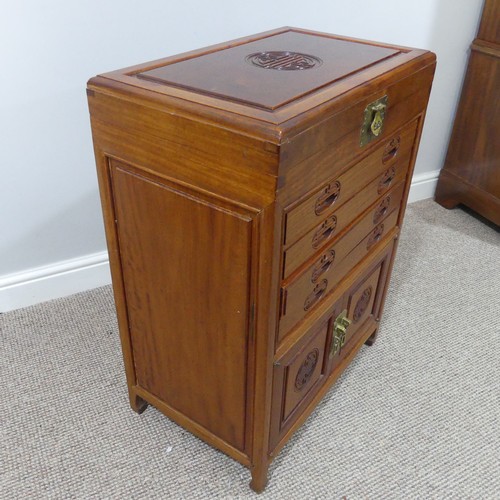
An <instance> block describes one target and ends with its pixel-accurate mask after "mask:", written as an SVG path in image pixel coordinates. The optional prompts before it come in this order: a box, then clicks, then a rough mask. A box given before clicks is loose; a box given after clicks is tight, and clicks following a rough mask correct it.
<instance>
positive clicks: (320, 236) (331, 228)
mask: <svg viewBox="0 0 500 500" xmlns="http://www.w3.org/2000/svg"><path fill="white" fill-rule="evenodd" d="M336 226H337V217H335V215H332V216H331V217H328V219H325V221H324V222H323V224H321V226H320V227H319V228H318V230H317V231H316V232H315V233H314V236H313V239H312V246H313V248H318V247H319V246H320V244H321V243H323V241H326V240H327V239H329V238H331V237H332V235H333V233H334V232H335V227H336Z"/></svg>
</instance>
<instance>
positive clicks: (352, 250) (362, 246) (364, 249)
mask: <svg viewBox="0 0 500 500" xmlns="http://www.w3.org/2000/svg"><path fill="white" fill-rule="evenodd" d="M402 191H403V185H401V186H400V187H398V188H396V189H395V190H394V193H391V194H390V195H389V196H393V198H394V199H396V200H397V203H398V204H396V205H395V206H393V207H391V211H390V213H389V215H386V216H385V217H384V218H381V219H378V214H379V213H380V208H379V207H381V206H385V204H384V200H386V199H387V197H386V198H384V200H382V202H381V203H379V204H378V205H376V206H375V208H373V209H372V210H370V211H369V212H368V213H367V214H366V215H365V216H364V217H363V218H362V220H361V221H360V222H359V224H357V225H356V226H355V227H354V228H353V229H352V230H351V231H349V232H348V233H347V234H346V235H345V236H344V237H343V238H341V239H340V240H339V241H338V243H336V244H335V245H333V246H332V247H331V248H329V249H328V250H327V251H326V252H324V253H322V255H321V257H320V258H319V259H318V260H317V262H316V263H315V264H314V265H312V266H311V267H309V268H308V269H307V270H306V271H305V272H304V273H302V274H301V275H300V276H299V277H298V278H297V279H295V280H293V281H292V282H291V283H290V284H289V285H285V286H284V287H283V289H282V293H281V297H282V307H281V313H282V314H281V318H280V322H279V338H280V339H282V338H283V337H284V336H285V335H286V334H287V333H288V332H289V331H290V330H291V329H292V328H293V327H294V326H295V325H296V324H297V323H298V322H299V321H300V320H301V319H302V318H304V317H305V316H306V315H307V314H308V312H309V311H310V310H312V309H314V307H316V305H318V304H320V303H321V302H322V301H323V300H324V299H325V298H326V297H327V295H328V294H329V293H330V292H331V291H333V290H334V289H335V287H336V286H337V285H338V283H339V282H340V281H341V280H342V278H344V276H346V275H347V273H348V272H349V271H350V270H351V269H352V268H353V267H354V266H355V265H356V264H357V263H358V262H360V261H361V260H362V259H363V258H364V257H365V256H366V255H367V254H368V253H369V252H370V251H371V250H372V249H374V248H375V246H376V245H377V244H379V242H381V241H382V240H384V239H385V237H386V236H387V235H389V234H391V232H392V231H391V230H392V229H393V228H394V227H396V224H397V221H398V215H399V210H397V208H398V207H399V201H400V200H401V196H402ZM398 198H399V199H398ZM374 219H375V220H377V223H376V224H374V223H373V221H374ZM325 257H326V259H325ZM337 259H338V260H337Z"/></svg>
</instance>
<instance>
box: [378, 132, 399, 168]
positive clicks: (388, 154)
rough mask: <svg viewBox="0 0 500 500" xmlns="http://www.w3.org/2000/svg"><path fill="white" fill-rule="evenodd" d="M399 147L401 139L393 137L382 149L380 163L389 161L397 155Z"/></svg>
mask: <svg viewBox="0 0 500 500" xmlns="http://www.w3.org/2000/svg"><path fill="white" fill-rule="evenodd" d="M399 146H401V137H400V136H397V137H394V139H392V140H391V141H390V142H389V144H387V146H386V147H385V149H384V154H383V155H382V163H387V162H388V161H391V160H392V159H393V158H394V157H395V156H396V155H397V154H398V151H399Z"/></svg>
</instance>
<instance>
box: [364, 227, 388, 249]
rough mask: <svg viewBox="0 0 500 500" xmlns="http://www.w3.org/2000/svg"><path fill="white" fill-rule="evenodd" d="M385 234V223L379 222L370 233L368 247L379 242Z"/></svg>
mask: <svg viewBox="0 0 500 500" xmlns="http://www.w3.org/2000/svg"><path fill="white" fill-rule="evenodd" d="M383 234H384V223H382V224H379V225H378V226H377V227H376V228H375V229H374V230H373V231H372V234H370V237H369V238H368V242H367V243H366V249H367V250H369V249H370V248H371V247H372V246H373V245H375V243H378V242H379V241H380V239H381V238H382V235H383Z"/></svg>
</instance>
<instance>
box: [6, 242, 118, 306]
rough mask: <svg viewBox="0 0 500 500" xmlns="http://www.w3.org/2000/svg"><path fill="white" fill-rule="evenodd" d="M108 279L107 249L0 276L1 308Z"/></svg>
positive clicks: (71, 291)
mask: <svg viewBox="0 0 500 500" xmlns="http://www.w3.org/2000/svg"><path fill="white" fill-rule="evenodd" d="M109 283H111V274H110V271H109V261H108V252H99V253H96V254H91V255H85V256H84V257H80V258H77V259H70V260H65V261H62V262H56V263H54V264H51V265H48V266H43V267H37V268H34V269H28V270H26V271H23V272H20V273H15V274H9V275H6V276H0V312H7V311H12V310H13V309H19V308H21V307H27V306H31V305H33V304H38V303H39V302H45V301H46V300H52V299H57V298H60V297H66V296H68V295H72V294H74V293H78V292H83V291H85V290H90V289H91V288H97V287H99V286H104V285H108V284H109Z"/></svg>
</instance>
